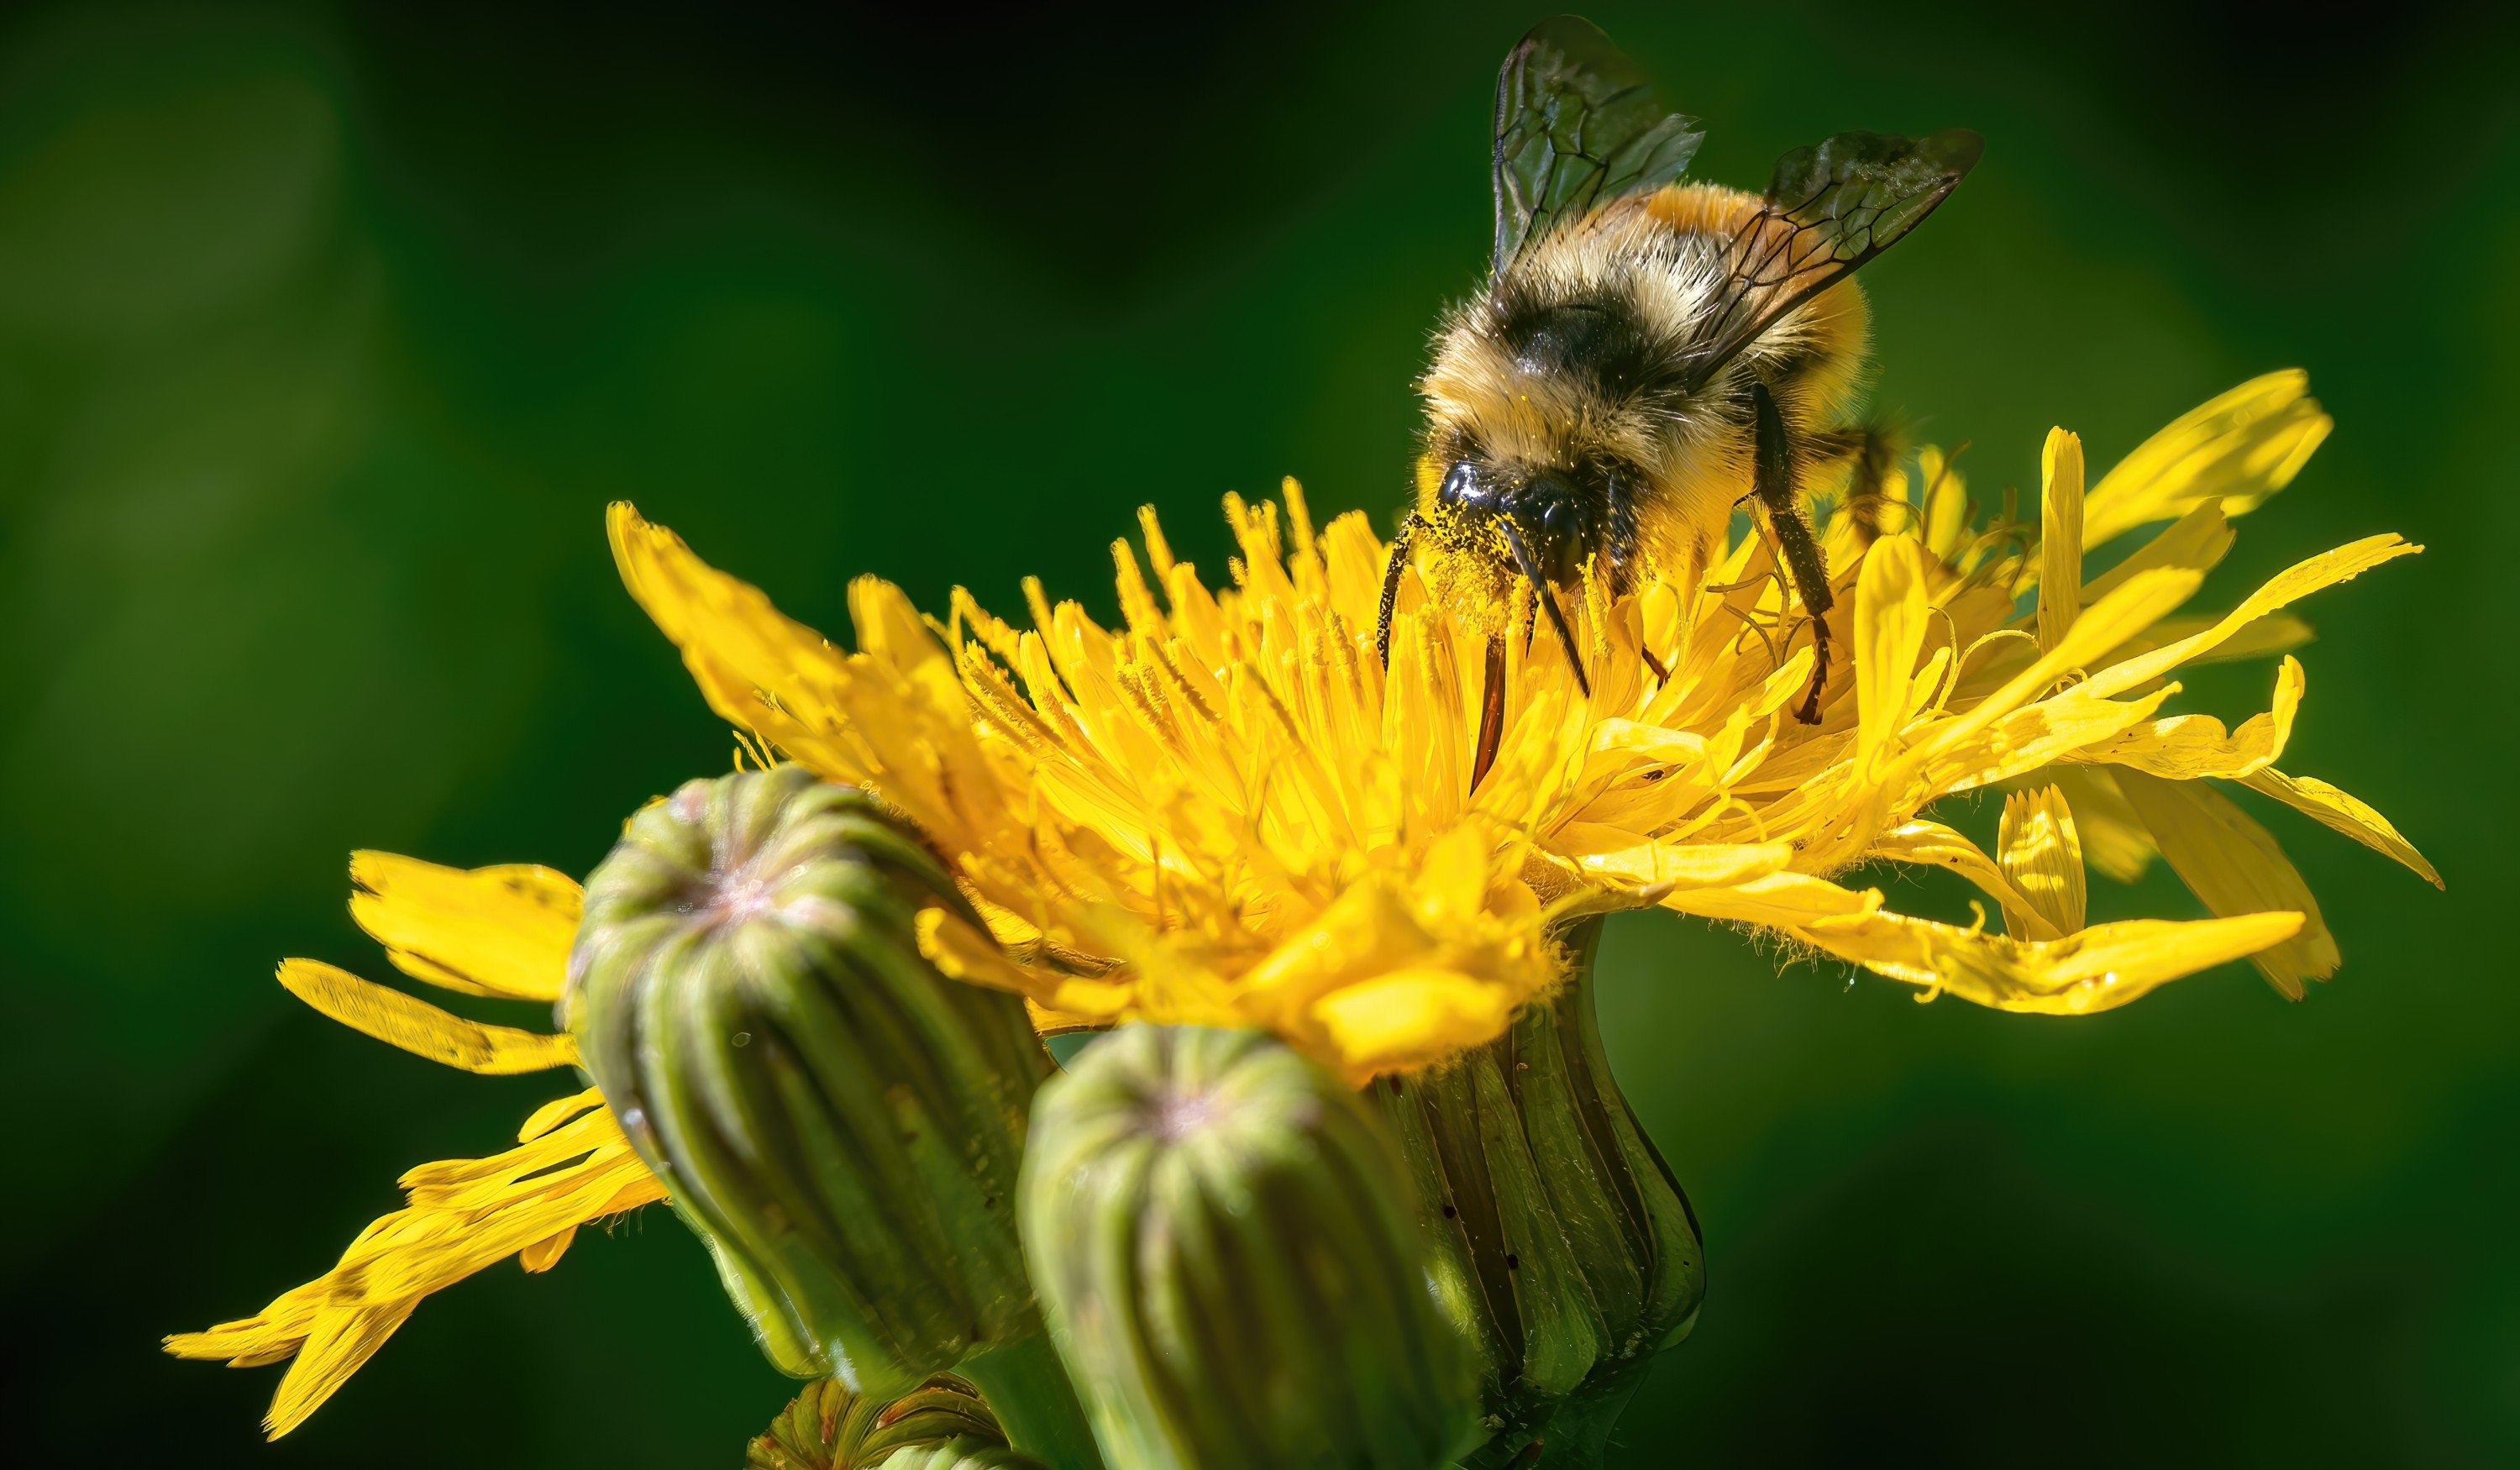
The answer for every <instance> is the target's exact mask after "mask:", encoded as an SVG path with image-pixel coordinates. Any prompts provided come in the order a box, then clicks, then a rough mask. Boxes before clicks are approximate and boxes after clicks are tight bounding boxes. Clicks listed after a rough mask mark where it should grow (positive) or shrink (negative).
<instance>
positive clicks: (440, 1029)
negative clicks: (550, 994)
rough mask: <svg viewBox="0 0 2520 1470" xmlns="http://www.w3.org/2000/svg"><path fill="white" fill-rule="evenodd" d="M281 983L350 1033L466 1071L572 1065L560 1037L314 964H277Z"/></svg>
mask: <svg viewBox="0 0 2520 1470" xmlns="http://www.w3.org/2000/svg"><path fill="white" fill-rule="evenodd" d="M280 983H281V984H282V985H283V986H285V987H287V988H288V990H289V993H290V994H291V995H293V996H295V997H296V998H297V999H299V1000H301V1001H303V1002H306V1003H307V1004H309V1005H312V1006H314V1007H315V1008H316V1009H317V1010H320V1011H322V1012H324V1014H326V1015H328V1016H331V1017H332V1018H333V1019H334V1020H337V1021H338V1022H340V1023H341V1024H342V1025H344V1026H347V1027H349V1028H350V1029H351V1030H353V1031H363V1032H366V1033H367V1034H368V1035H370V1036H372V1037H375V1038H376V1039H377V1040H378V1041H381V1042H384V1043H386V1044H388V1045H390V1046H395V1047H401V1048H402V1049H404V1050H405V1051H408V1052H411V1053H412V1054H413V1055H415V1056H425V1057H427V1058H428V1059H429V1060H430V1061H433V1062H440V1063H443V1064H445V1065H446V1066H450V1067H461V1068H463V1069H464V1070H465V1071H467V1072H486V1073H490V1074H492V1075H495V1076H504V1075H507V1074H510V1073H516V1072H540V1071H542V1070H544V1069H545V1068H548V1067H565V1066H567V1065H569V1064H570V1063H572V1062H574V1061H576V1060H577V1043H576V1042H575V1041H574V1040H572V1039H571V1038H570V1037H568V1036H567V1035H566V1034H564V1033H563V1034H562V1035H559V1036H546V1035H544V1034H543V1033H541V1032H538V1031H519V1030H517V1028H516V1027H514V1026H485V1025H482V1024H481V1023H479V1022H477V1021H468V1020H466V1019H464V1018H463V1017H462V1016H459V1015H454V1014H451V1013H449V1012H447V1011H443V1010H440V1009H438V1008H437V1007H436V1006H434V1005H431V1004H429V1003H428V1002H426V1001H418V1000H414V999H413V998H411V997H410V996H406V995H404V994H403V993H402V992H400V991H398V990H388V989H387V988H385V987H384V986H382V985H379V984H376V983H375V982H374V981H370V980H362V979H360V978H359V977H358V976H356V975H353V974H351V973H350V972H349V971H347V970H343V969H337V968H335V967H334V966H332V965H329V964H325V963H323V962H321V961H319V960H314V959H284V960H282V961H281V962H280Z"/></svg>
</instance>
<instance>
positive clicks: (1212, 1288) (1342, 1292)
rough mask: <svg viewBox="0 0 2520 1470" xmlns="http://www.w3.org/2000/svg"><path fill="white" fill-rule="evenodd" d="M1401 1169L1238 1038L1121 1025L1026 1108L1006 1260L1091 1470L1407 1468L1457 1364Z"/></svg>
mask: <svg viewBox="0 0 2520 1470" xmlns="http://www.w3.org/2000/svg"><path fill="white" fill-rule="evenodd" d="M1411 1217H1412V1206H1411V1202H1410V1198H1409V1184H1408V1178H1407V1174H1406V1165H1405V1164H1404V1163H1403V1162H1402V1160H1401V1158H1400V1156H1399V1153H1398V1150H1397V1149H1396V1148H1395V1147H1394V1145H1393V1142H1392V1139H1391V1137H1390V1135H1389V1133H1388V1132H1387V1130H1386V1129H1385V1128H1384V1127H1383V1126H1382V1123H1381V1120H1379V1119H1377V1118H1375V1117H1374V1116H1373V1109H1372V1107H1371V1106H1370V1105H1369V1104H1368V1103H1367V1102H1366V1101H1365V1099H1364V1098H1363V1097H1361V1096H1360V1095H1359V1094H1358V1093H1357V1092H1355V1091H1352V1090H1351V1089H1349V1088H1348V1087H1346V1086H1345V1085H1343V1084H1342V1083H1340V1082H1339V1081H1338V1080H1337V1079H1336V1078H1334V1077H1331V1076H1330V1075H1329V1074H1328V1073H1327V1072H1325V1071H1324V1070H1322V1069H1321V1068H1319V1067H1317V1066H1315V1065H1314V1064H1313V1063H1312V1062H1310V1061H1307V1060H1306V1059H1305V1058H1304V1057H1302V1056H1301V1055H1299V1054H1298V1053H1296V1052H1294V1051H1292V1050H1290V1049H1288V1048H1287V1047H1284V1046H1283V1045H1281V1044H1279V1043H1278V1042H1276V1041H1274V1040H1272V1039H1270V1038H1269V1037H1267V1036H1266V1035H1263V1034H1261V1033H1258V1032H1247V1031H1214V1030H1208V1029H1205V1028H1201V1027H1191V1026H1180V1027H1157V1026H1129V1027H1124V1028H1122V1029H1121V1030H1119V1031H1117V1032H1115V1033H1113V1034H1111V1035H1109V1036H1106V1037H1104V1038H1102V1040H1100V1041H1098V1042H1096V1043H1094V1044H1093V1045H1092V1046H1091V1047H1087V1048H1086V1050H1085V1051H1084V1053H1083V1054H1082V1055H1081V1056H1079V1057H1078V1058H1077V1060H1076V1061H1075V1062H1074V1063H1073V1064H1072V1066H1071V1068H1070V1070H1069V1072H1068V1073H1067V1074H1066V1075H1064V1076H1062V1077H1059V1078H1057V1079H1056V1080H1054V1081H1053V1082H1051V1083H1050V1084H1049V1086H1047V1087H1045V1088H1044V1089H1043V1090H1042V1094H1041V1100H1040V1103H1039V1104H1038V1105H1037V1107H1036V1108H1035V1110H1034V1115H1033V1146H1032V1151H1031V1152H1030V1154H1029V1155H1027V1156H1026V1158H1025V1160H1024V1178H1023V1231H1024V1244H1025V1247H1026V1250H1027V1252H1028V1254H1029V1256H1030V1259H1031V1261H1032V1263H1033V1270H1034V1275H1035V1278H1036V1279H1037V1281H1038V1282H1039V1284H1040V1287H1041V1291H1042V1300H1043V1303H1044V1305H1045V1306H1046V1307H1047V1309H1048V1311H1049V1314H1050V1319H1051V1324H1052V1330H1053V1332H1054V1335H1055V1336H1056V1338H1057V1343H1058V1346H1059V1351H1060V1353H1061V1354H1062V1355H1063V1356H1064V1357H1065V1358H1066V1359H1067V1365H1068V1371H1069V1373H1070V1374H1071V1375H1072V1376H1074V1378H1075V1379H1076V1382H1077V1388H1078V1390H1079V1392H1080V1393H1081V1394H1082V1395H1083V1397H1084V1399H1085V1402H1086V1404H1087V1406H1088V1410H1089V1412H1090V1414H1091V1417H1092V1419H1093V1421H1094V1429H1095V1437H1096V1438H1097V1439H1098V1440H1099V1441H1101V1443H1102V1454H1103V1457H1104V1459H1105V1461H1106V1462H1107V1463H1108V1464H1109V1465H1110V1467H1111V1470H1240V1467H1246V1466H1247V1467H1251V1470H1281V1467H1285V1466H1295V1465H1300V1466H1307V1467H1311V1466H1356V1467H1368V1466H1371V1467H1376V1470H1428V1467H1429V1466H1433V1465H1436V1464H1438V1463H1441V1462H1442V1461H1443V1460H1445V1459H1446V1458H1447V1456H1448V1453H1449V1452H1450V1451H1452V1450H1454V1449H1456V1448H1459V1447H1460V1446H1461V1445H1462V1444H1463V1443H1464V1432H1465V1431H1466V1430H1467V1429H1468V1428H1469V1424H1470V1404H1471V1402H1472V1388H1471V1383H1470V1377H1469V1371H1468V1364H1467V1361H1466V1359H1465V1355H1464V1352H1463V1344H1462V1342H1461V1340H1460V1337H1459V1335H1458V1333H1457V1331H1456V1329H1455V1328H1454V1327H1453V1326H1452V1324H1451V1323H1450V1322H1448V1321H1447V1320H1446V1319H1445V1317H1444V1315H1443V1314H1442V1312H1441V1311H1440V1310H1439V1309H1438V1307H1437V1306H1436V1303H1435V1301H1434V1298H1433V1297H1432V1295H1431V1294H1430V1293H1429V1290H1428V1281H1427V1274H1426V1259H1425V1256H1426V1250H1425V1242H1424V1239H1423V1237H1422V1234H1421V1232H1420V1231H1419V1230H1418V1227H1417V1225H1416V1222H1415V1221H1414V1220H1413V1219H1412V1218H1411Z"/></svg>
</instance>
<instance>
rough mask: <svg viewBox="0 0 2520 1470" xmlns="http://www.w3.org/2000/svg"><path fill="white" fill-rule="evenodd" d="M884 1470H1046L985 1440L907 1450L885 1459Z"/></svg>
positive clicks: (1016, 1451)
mask: <svg viewBox="0 0 2520 1470" xmlns="http://www.w3.org/2000/svg"><path fill="white" fill-rule="evenodd" d="M883 1470H1042V1463H1041V1461H1039V1460H1037V1459H1034V1458H1033V1457H1032V1456H1031V1455H1028V1454H1026V1453H1024V1452H1023V1451H1022V1450H1020V1449H1009V1448H1007V1447H1006V1446H1004V1445H992V1444H989V1443H988V1442H987V1441H985V1440H947V1441H946V1442H945V1443H944V1444H941V1445H922V1446H920V1447H919V1448H916V1449H905V1450H903V1451H901V1452H900V1453H899V1454H896V1455H894V1456H893V1457H892V1458H890V1459H888V1460H885V1461H884V1462H883Z"/></svg>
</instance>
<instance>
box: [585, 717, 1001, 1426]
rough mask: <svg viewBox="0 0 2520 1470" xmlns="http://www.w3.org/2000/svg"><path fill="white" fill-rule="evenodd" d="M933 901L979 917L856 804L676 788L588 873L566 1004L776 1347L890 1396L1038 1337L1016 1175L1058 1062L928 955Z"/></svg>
mask: <svg viewBox="0 0 2520 1470" xmlns="http://www.w3.org/2000/svg"><path fill="white" fill-rule="evenodd" d="M928 908H941V909H944V910H946V911H949V912H950V913H954V914H957V915H959V916H961V917H962V918H964V919H966V920H967V921H970V922H974V923H976V922H977V921H978V920H977V917H976V915H974V914H972V913H971V912H970V909H969V907H968V905H967V902H966V901H965V900H964V899H963V898H962V896H961V895H960V894H959V893H958V892H957V891H956V890H955V887H954V885H953V882H952V880H951V879H950V878H948V877H947V876H946V873H945V870H944V869H943V868H942V866H940V865H939V864H938V862H937V860H936V859H935V858H934V857H933V856H932V855H930V854H929V853H928V851H927V850H926V849H925V848H924V847H922V845H921V844H920V843H919V841H918V840H917V839H916V838H915V837H914V836H912V835H911V834H910V833H909V831H908V830H906V829H905V827H904V825H903V824H901V823H900V821H899V819H897V818H895V817H893V816H892V815H890V814H889V813H887V812H886V811H885V810H884V809H883V808H882V807H881V806H880V805H878V804H877V802H876V801H875V799H874V798H872V797H870V796H868V795H867V794H866V793H865V792H862V791H858V790H855V789H853V788H850V787H846V786H837V785H832V784H830V783H829V782H826V781H822V780H817V779H816V778H814V777H813V776H812V775H810V774H809V773H807V772H805V771H803V770H801V769H799V768H796V767H793V766H781V767H778V768H776V769H774V770H770V771H766V772H748V773H742V774H739V775H735V776H729V777H722V778H720V779H718V780H695V781H691V782H688V783H686V784H685V785H684V786H683V787H682V788H681V789H680V790H678V791H676V792H675V793H674V794H673V795H672V796H671V797H669V798H667V799H666V800H664V801H662V802H658V803H656V804H655V805H653V806H651V807H649V808H648V809H647V810H646V811H643V812H641V813H640V814H639V815H638V816H637V817H636V818H635V819H633V820H632V821H631V823H630V825H629V827H628V829H627V831H626V832H625V833H624V835H623V836H622V839H621V841H620V843H619V845H618V846H616V847H614V848H613V850H612V854H611V856H609V857H607V859H605V861H604V864H603V866H602V867H600V868H598V869H596V870H595V873H594V875H593V876H592V877H590V878H589V879H588V880H587V888H586V914H585V918H584V921H583V922H582V923H581V925H580V927H579V929H578V936H577V947H576V950H575V952H574V953H573V954H572V955H571V957H570V960H569V970H570V977H569V987H568V991H567V994H566V996H565V998H564V999H563V1001H562V1012H563V1016H564V1020H565V1022H566V1024H567V1026H568V1028H569V1030H570V1031H571V1032H572V1033H573V1034H574V1035H575V1036H576V1038H577V1041H578V1047H579V1053H580V1056H581V1058H582V1060H583V1063H584V1065H585V1067H586V1070H587V1071H588V1072H589V1073H590V1074H592V1075H593V1077H594V1079H595V1082H596V1084H597V1085H598V1086H600V1087H601V1088H602V1089H603V1090H604V1095H605V1099H606V1101H607V1102H608V1103H610V1104H611V1107H612V1110H613V1112H614V1113H615V1114H616V1115H617V1116H618V1117H619V1119H620V1121H621V1126H622V1129H623V1131H624V1132H625V1133H626V1134H627V1135H628V1136H629V1137H630V1140H631V1142H632V1144H633V1146H635V1147H636V1148H637V1149H638V1150H639V1155H640V1157H641V1158H643V1159H645V1160H646V1161H647V1163H648V1164H649V1166H650V1167H651V1168H652V1169H654V1170H655V1171H656V1173H657V1174H658V1175H659V1176H661V1177H662V1178H663V1179H664V1180H665V1183H666V1185H667V1187H668V1188H669V1189H670V1190H671V1191H672V1195H673V1200H674V1204H675V1207H676V1209H677V1210H678V1211H680V1212H681V1213H682V1214H683V1216H684V1218H685V1219H687V1220H689V1221H690V1222H691V1223H692V1224H693V1225H694V1226H695V1227H696V1228H697V1230H698V1231H699V1232H700V1234H701V1236H702V1238H703V1239H705V1240H706V1241H707V1242H708V1244H709V1246H710V1250H711V1254H712V1255H713V1256H714V1257H715V1258H716V1260H717V1263H718V1267H719V1271H720V1274H721V1276H722V1278H723V1279H724V1280H725V1282H726V1285H727V1288H728V1291H729V1292H730V1294H732V1295H733V1296H734V1297H735V1298H736V1301H737V1305H738V1306H740V1307H742V1309H743V1310H744V1312H745V1314H747V1315H748V1316H749V1317H750V1318H751V1319H752V1322H753V1325H754V1328H755V1330H756V1332H757V1333H758V1334H759V1336H760V1338H761V1342H762V1346H763V1348H764V1350H765V1351H766V1352H767V1353H768V1354H769V1356H770V1358H771V1359H772V1360H773V1361H774V1362H776V1363H778V1364H779V1366H780V1367H782V1368H784V1369H786V1370H787V1371H788V1372H790V1373H794V1374H797V1375H798V1376H810V1375H819V1374H822V1373H833V1374H836V1375H838V1377H839V1378H840V1379H841V1380H842V1381H843V1382H845V1383H846V1384H847V1385H848V1386H849V1387H850V1388H852V1389H854V1390H856V1391H857V1392H859V1393H862V1394H873V1395H877V1396H878V1397H883V1396H889V1395H894V1394H899V1393H903V1392H906V1391H908V1390H909V1389H910V1388H911V1387H912V1386H913V1385H915V1384H917V1383H918V1382H919V1381H920V1380H921V1379H922V1378H924V1377H926V1376H927V1375H928V1374H930V1373H934V1372H936V1371H938V1370H939V1369H942V1368H947V1367H951V1366H953V1365H955V1364H956V1363H957V1362H959V1361H961V1360H962V1359H964V1358H965V1356H966V1355H967V1354H970V1353H972V1352H975V1351H977V1350H981V1349H985V1348H988V1347H991V1346H993V1345H998V1344H1002V1343H1005V1342H1008V1341H1011V1340H1012V1339H1014V1338H1018V1337H1021V1336H1023V1335H1024V1334H1026V1333H1031V1332H1037V1331H1038V1330H1039V1318H1038V1315H1037V1314H1036V1312H1035V1310H1034V1308H1033V1305H1032V1294H1031V1290H1030V1286H1029V1283H1028V1282H1027V1281H1026V1278H1025V1275H1024V1270H1023V1259H1022V1253H1021V1248H1020V1246H1019V1245H1018V1243H1017V1240H1016V1235H1015V1224H1014V1186H1015V1180H1016V1174H1017V1170H1018V1168H1019V1165H1020V1160H1021V1158H1022V1153H1023V1139H1024V1119H1025V1115H1026V1112H1027V1111H1028V1109H1029V1107H1030V1104H1031V1101H1032V1092H1033V1089H1034V1088H1035V1087H1036V1086H1038V1085H1039V1082H1040V1079H1041V1078H1042V1077H1043V1076H1044V1075H1045V1074H1046V1073H1047V1071H1048V1070H1049V1067H1050V1060H1049V1056H1048V1054H1047V1053H1046V1052H1044V1051H1043V1049H1042V1047H1041V1044H1040V1042H1039V1041H1038V1040H1037V1039H1036V1038H1035V1036H1034V1035H1033V1031H1032V1026H1031V1023H1030V1021H1029V1020H1028V1019H1027V1018H1026V1016H1025V1013H1024V1007H1023V1002H1021V1001H1020V1000H1018V999H1017V998H1015V997H1013V996H1012V995H1007V994H1003V993H1001V992H997V991H992V990H985V989H981V988H979V987H976V986H971V985H965V984H962V983H959V982H956V981H953V980H949V979H946V978H944V977H943V976H941V975H939V974H938V973H936V971H935V970H934V969H933V968H932V967H931V966H929V965H928V964H927V963H926V961H925V960H924V959H922V958H921V955H920V951H919V944H918V938H917V934H916V932H915V924H916V920H917V915H918V913H920V911H922V909H928Z"/></svg>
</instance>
